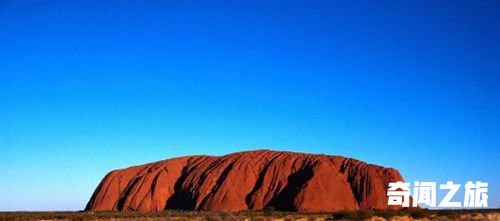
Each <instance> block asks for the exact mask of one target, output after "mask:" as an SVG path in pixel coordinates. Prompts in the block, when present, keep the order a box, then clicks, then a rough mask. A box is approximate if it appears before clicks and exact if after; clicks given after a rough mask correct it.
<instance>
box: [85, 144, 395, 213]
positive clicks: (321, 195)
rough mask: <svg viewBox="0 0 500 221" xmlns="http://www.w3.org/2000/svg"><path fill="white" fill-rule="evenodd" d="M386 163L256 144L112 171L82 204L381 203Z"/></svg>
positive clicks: (232, 207)
mask: <svg viewBox="0 0 500 221" xmlns="http://www.w3.org/2000/svg"><path fill="white" fill-rule="evenodd" d="M396 181H403V179H402V177H401V175H400V174H399V172H398V171H397V170H395V169H392V168H384V167H381V166H377V165H372V164H367V163H365V162H362V161H359V160H355V159H351V158H345V157H341V156H329V155H318V154H305V153H294V152H278V151H270V150H257V151H248V152H239V153H233V154H229V155H225V156H204V155H200V156H186V157H179V158H173V159H167V160H163V161H159V162H154V163H149V164H144V165H140V166H133V167H129V168H126V169H120V170H114V171H111V172H110V173H108V174H107V175H106V176H105V177H104V179H103V180H102V181H101V183H100V184H99V186H98V187H97V189H96V190H95V192H94V194H93V195H92V197H91V199H90V201H89V202H88V204H87V207H86V210H91V211H103V210H105V211H107V210H114V211H127V210H133V211H161V210H167V209H181V210H202V211H241V210H261V209H264V208H266V207H273V208H275V209H276V210H283V211H300V212H322V211H334V210H342V209H385V208H387V187H388V183H389V182H396Z"/></svg>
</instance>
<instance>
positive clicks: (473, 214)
mask: <svg viewBox="0 0 500 221" xmlns="http://www.w3.org/2000/svg"><path fill="white" fill-rule="evenodd" d="M3 220H47V221H48V220H54V221H55V220H58V221H62V220H103V221H108V220H144V221H146V220H151V221H156V220H157V221H170V220H172V221H174V220H199V221H205V220H207V221H208V220H210V221H219V220H221V221H222V220H231V221H232V220H242V221H243V220H245V221H253V220H273V221H285V220H303V221H306V220H307V221H313V220H318V221H319V220H370V221H398V220H405V221H410V220H440V221H446V220H495V221H496V220H500V209H486V210H413V211H394V210H358V211H337V212H332V213H295V212H279V211H272V210H267V211H243V212H194V211H164V212H155V213H141V212H0V221H3Z"/></svg>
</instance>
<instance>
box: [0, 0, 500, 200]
mask: <svg viewBox="0 0 500 221" xmlns="http://www.w3.org/2000/svg"><path fill="white" fill-rule="evenodd" d="M107 2H108V3H105V4H104V3H102V1H14V0H3V1H2V0H0V170H1V171H2V176H1V178H0V187H1V188H0V210H80V209H83V208H84V206H85V204H86V202H87V200H88V199H89V198H90V196H91V194H92V192H93V191H94V188H95V187H96V186H97V184H98V183H99V181H100V179H101V178H102V177H103V176H104V175H105V174H106V173H107V172H108V171H110V170H112V169H116V168H122V167H127V166H130V165H135V164H142V163H147V162H152V161H157V160H162V159H166V158H170V157H176V156H181V155H192V154H214V155H221V154H226V153H230V152H235V151H242V150H251V149H257V148H270V149H276V150H290V151H300V152H312V153H325V154H332V155H344V156H348V157H354V158H358V159H361V160H363V161H366V162H369V163H374V164H379V165H383V166H387V167H395V168H397V169H398V170H399V171H401V173H402V174H403V176H404V178H405V179H406V180H408V181H415V180H418V181H437V182H445V181H446V180H453V181H455V182H458V183H462V184H463V183H465V181H467V180H472V181H477V180H481V181H486V182H489V183H490V189H489V195H490V199H489V203H490V205H492V206H495V207H498V206H500V196H499V195H500V185H499V182H500V178H499V177H500V176H499V175H498V171H499V170H500V167H499V164H498V160H499V158H500V156H499V147H500V130H499V125H500V116H499V115H500V114H499V113H500V101H499V98H500V89H499V88H500V85H499V82H500V2H499V1H494V0H490V1H413V3H409V1H359V2H358V1H355V2H353V1H271V2H270V1H250V2H251V3H242V1H241V2H240V1H232V2H231V1H227V2H219V1H211V2H209V1H121V0H120V1H107ZM306 2H307V3H306Z"/></svg>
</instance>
